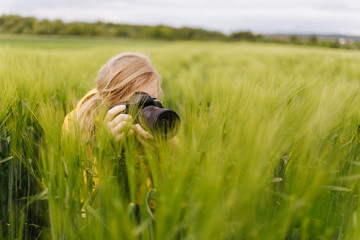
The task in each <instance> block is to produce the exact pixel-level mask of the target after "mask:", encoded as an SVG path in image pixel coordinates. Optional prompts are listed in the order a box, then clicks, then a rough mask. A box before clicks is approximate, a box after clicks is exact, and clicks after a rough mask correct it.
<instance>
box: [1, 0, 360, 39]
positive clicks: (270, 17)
mask: <svg viewBox="0 0 360 240" xmlns="http://www.w3.org/2000/svg"><path fill="white" fill-rule="evenodd" d="M2 14H19V15H22V16H34V17H38V18H47V19H62V20H64V21H89V22H95V21H98V20H100V21H107V22H114V23H128V24H142V25H158V24H163V25H169V26H174V27H183V26H189V27H200V28H204V29H208V30H217V31H222V32H224V33H226V34H229V33H231V32H236V31H252V32H254V33H263V34H271V33H293V34H301V33H309V34H346V35H358V36H359V35H360V0H0V15H2Z"/></svg>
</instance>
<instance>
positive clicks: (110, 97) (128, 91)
mask: <svg viewBox="0 0 360 240" xmlns="http://www.w3.org/2000/svg"><path fill="white" fill-rule="evenodd" d="M153 80H156V81H157V82H158V95H159V97H160V98H161V97H162V90H161V76H160V74H159V73H158V72H157V71H156V70H155V69H154V67H153V66H152V65H151V63H150V60H149V58H148V57H147V56H145V55H143V54H139V53H122V54H119V55H117V56H115V57H113V58H112V59H110V60H109V61H108V62H107V63H106V64H105V65H104V66H103V67H102V68H101V69H100V70H99V73H98V76H97V78H96V88H95V89H93V90H92V94H87V95H88V96H87V97H86V99H83V101H82V103H81V105H80V106H79V109H78V111H77V114H76V115H77V117H76V118H77V120H78V124H79V125H80V129H82V130H85V131H86V132H88V133H90V134H91V133H92V132H93V129H94V124H95V117H96V115H97V114H98V112H99V109H100V108H101V107H102V106H105V107H109V106H112V105H116V104H119V103H121V102H124V101H127V100H128V98H129V97H130V96H131V95H132V94H133V93H134V92H135V91H136V88H137V87H139V86H143V85H146V84H148V83H150V82H151V81H153Z"/></svg>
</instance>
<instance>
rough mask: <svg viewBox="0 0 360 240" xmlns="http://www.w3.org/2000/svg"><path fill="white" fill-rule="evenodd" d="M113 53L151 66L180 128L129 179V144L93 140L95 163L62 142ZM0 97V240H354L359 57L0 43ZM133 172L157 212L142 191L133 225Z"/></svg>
mask: <svg viewBox="0 0 360 240" xmlns="http://www.w3.org/2000/svg"><path fill="white" fill-rule="evenodd" d="M124 51H134V52H141V53H144V54H147V55H149V56H150V58H151V60H152V63H153V65H154V66H155V68H156V69H157V70H158V71H159V73H160V74H161V75H162V76H163V90H164V93H165V99H164V105H165V106H166V107H168V108H171V109H174V110H176V111H177V112H178V113H179V115H180V117H181V120H182V126H181V129H180V133H179V135H178V138H179V140H180V143H181V147H180V148H179V149H177V150H175V152H174V151H173V150H172V149H171V148H170V147H169V146H168V145H167V144H166V143H162V144H160V145H159V146H158V147H157V148H155V149H145V150H144V151H143V154H144V155H143V156H141V159H142V161H141V163H140V167H139V166H137V165H136V162H137V160H136V159H138V158H139V156H133V155H131V153H132V151H133V142H132V141H131V139H129V141H128V142H125V143H122V146H121V147H123V148H120V147H119V146H118V145H117V144H116V143H114V142H113V141H112V139H111V138H109V135H107V134H106V133H107V132H106V129H102V128H101V126H100V128H99V129H100V130H99V132H98V133H97V139H96V143H95V150H94V156H89V154H87V153H86V149H87V144H83V143H81V141H78V138H77V137H76V135H74V136H68V137H66V138H65V137H62V136H61V126H62V122H63V120H64V117H65V115H66V114H67V113H68V112H70V111H71V109H73V107H74V105H75V104H76V101H78V100H79V99H80V98H81V97H82V96H83V95H84V94H85V93H86V92H87V91H89V90H90V89H91V88H92V87H93V86H94V79H95V78H96V75H97V71H98V70H99V68H100V67H101V66H102V65H103V64H105V63H106V62H107V61H108V60H109V59H110V58H111V57H112V56H114V55H116V54H118V53H121V52H124ZM0 83H1V86H2V89H3V90H2V94H0V137H1V140H0V239H2V237H3V238H4V239H15V238H16V239H21V238H23V239H36V238H37V237H39V238H40V239H51V238H52V239H164V240H165V239H166V240H168V239H187V240H195V239H196V240H197V239H212V240H213V239H325V240H326V239H359V238H360V228H359V221H360V209H359V208H358V204H359V202H360V199H359V196H358V194H359V180H360V159H359V156H360V94H359V92H360V55H359V52H358V51H346V50H334V49H324V48H315V47H297V46H290V45H287V46H285V45H275V44H274V45H273V44H256V43H241V42H240V43H224V42H193V41H189V42H181V41H180V42H166V41H141V40H126V39H115V38H114V39H102V38H98V39H91V38H87V39H82V38H60V37H53V38H50V37H47V38H45V37H31V36H27V37H17V36H11V35H7V36H0ZM124 148H125V152H127V155H126V156H128V157H127V158H126V159H125V162H126V164H125V165H126V167H125V169H121V166H120V167H119V163H118V161H119V158H118V156H119V155H120V154H121V153H123V151H124ZM95 157H96V159H97V161H98V165H97V169H98V172H93V171H92V170H91V168H92V163H93V160H94V158H95ZM144 165H146V166H148V168H149V169H150V172H151V176H152V178H153V182H154V183H155V186H156V196H155V197H154V198H155V202H156V211H155V213H153V214H152V213H151V212H149V211H148V202H149V200H150V199H151V198H152V197H153V196H152V195H151V194H150V195H149V194H147V192H146V189H145V188H142V189H143V190H142V196H143V197H142V198H141V199H142V200H140V201H139V208H140V213H139V214H138V215H139V216H140V219H138V220H136V219H135V218H136V217H135V215H136V214H135V213H134V211H135V210H134V208H135V205H134V202H136V199H139V196H138V195H139V193H138V186H137V183H136V182H137V181H138V179H140V180H141V181H140V184H142V185H144V184H145V183H144V180H145V178H146V177H147V175H146V174H145V173H144V171H143V169H144ZM159 166H161V167H159ZM138 167H139V169H137V168H138ZM160 168H161V169H160ZM119 169H120V170H119ZM84 170H85V171H87V173H88V175H92V176H93V178H97V179H99V181H100V183H99V184H98V185H97V186H96V189H95V190H93V191H89V190H88V187H87V186H86V184H85V182H84V178H83V176H82V175H83V171H84ZM122 170H124V171H125V172H126V173H127V174H126V175H124V174H121V173H122ZM125 180H126V181H128V182H129V187H128V188H126V189H124V188H123V187H122V186H123V185H122V184H120V183H119V181H120V182H121V181H125ZM152 193H155V192H152Z"/></svg>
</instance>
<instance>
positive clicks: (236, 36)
mask: <svg viewBox="0 0 360 240" xmlns="http://www.w3.org/2000/svg"><path fill="white" fill-rule="evenodd" d="M230 39H231V40H246V41H254V40H255V35H254V34H253V33H252V32H250V31H245V32H234V33H232V34H231V35H230Z"/></svg>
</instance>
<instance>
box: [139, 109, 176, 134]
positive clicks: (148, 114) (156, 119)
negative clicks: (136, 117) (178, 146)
mask: <svg viewBox="0 0 360 240" xmlns="http://www.w3.org/2000/svg"><path fill="white" fill-rule="evenodd" d="M141 122H143V123H144V125H146V126H148V127H149V130H150V131H151V132H153V133H155V135H157V136H160V137H161V138H164V139H170V138H173V137H174V136H175V135H176V134H177V132H178V130H179V125H180V118H179V116H178V115H177V114H176V113H175V112H174V111H172V110H169V109H166V108H158V107H155V106H147V107H145V108H143V109H142V110H141V112H140V123H141Z"/></svg>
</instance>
